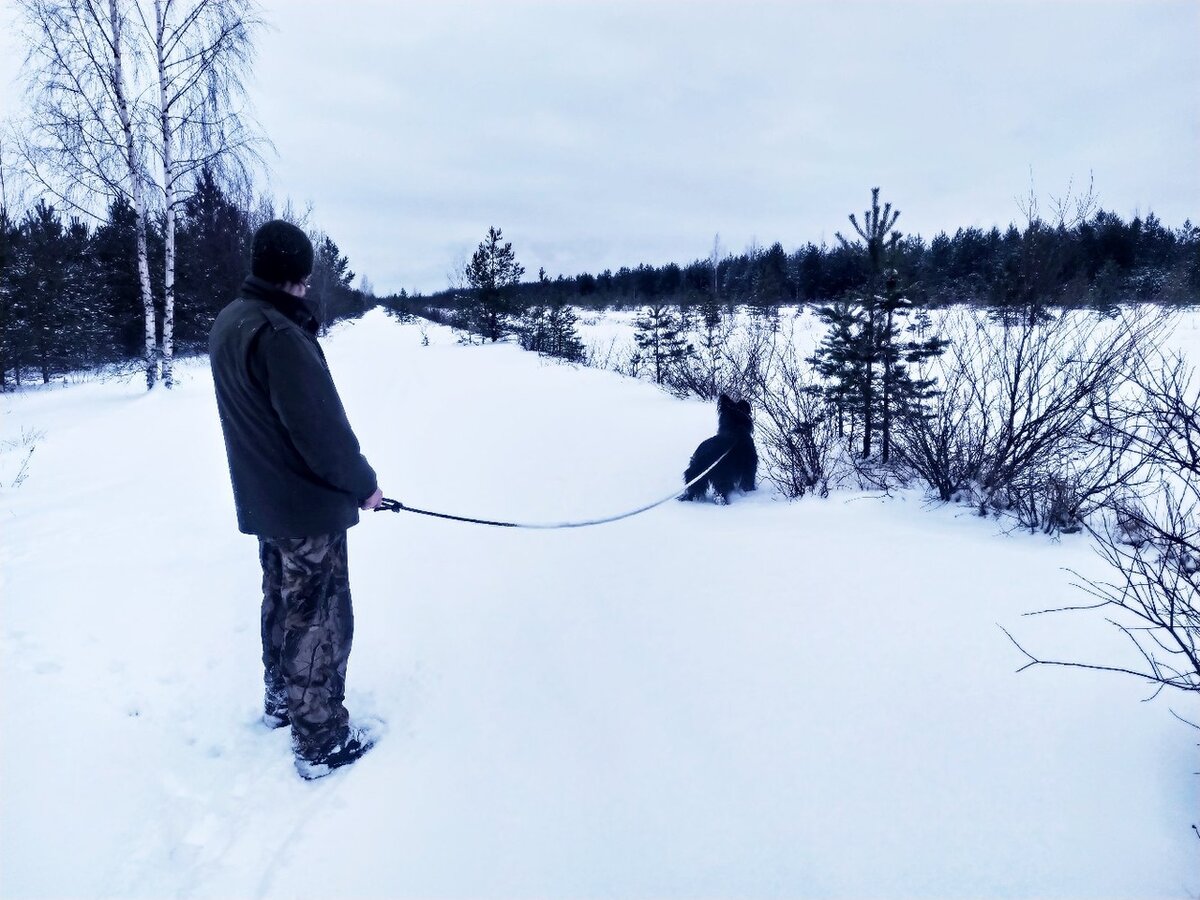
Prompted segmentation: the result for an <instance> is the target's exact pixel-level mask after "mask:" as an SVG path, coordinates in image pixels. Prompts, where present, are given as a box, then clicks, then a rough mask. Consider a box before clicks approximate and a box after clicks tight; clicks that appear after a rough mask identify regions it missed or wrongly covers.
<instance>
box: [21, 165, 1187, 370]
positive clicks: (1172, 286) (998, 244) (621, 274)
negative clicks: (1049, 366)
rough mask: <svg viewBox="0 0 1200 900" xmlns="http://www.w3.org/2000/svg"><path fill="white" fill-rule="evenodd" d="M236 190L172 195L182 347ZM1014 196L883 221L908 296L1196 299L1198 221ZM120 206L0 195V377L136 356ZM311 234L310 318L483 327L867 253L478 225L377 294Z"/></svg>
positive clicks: (251, 213) (746, 291)
mask: <svg viewBox="0 0 1200 900" xmlns="http://www.w3.org/2000/svg"><path fill="white" fill-rule="evenodd" d="M249 206H250V204H249V203H248V202H245V201H243V202H239V201H238V200H237V199H235V196H234V193H233V192H230V191H227V190H225V189H224V188H223V186H222V184H221V183H220V181H219V179H218V178H216V177H215V176H214V175H213V174H212V173H211V172H209V171H207V170H205V171H202V172H200V173H199V175H198V177H197V178H196V179H195V182H194V184H193V185H192V186H191V189H190V191H189V192H188V194H187V199H186V200H185V201H184V203H183V204H182V205H181V209H180V210H179V213H178V216H177V220H178V221H177V233H176V237H175V240H176V243H177V254H176V258H177V260H178V262H177V271H176V272H175V281H174V302H173V313H172V320H173V328H174V341H175V344H176V345H177V347H178V352H180V353H181V354H188V353H198V352H203V351H204V348H205V346H206V340H207V335H208V330H209V328H210V327H211V325H212V322H213V319H214V318H215V316H216V314H217V312H219V311H220V309H221V308H222V307H223V306H224V305H225V304H226V303H228V302H229V300H230V299H231V298H232V297H234V296H235V295H236V292H237V289H238V286H239V284H240V283H241V281H242V279H243V277H244V276H245V274H246V272H247V270H248V268H249V247H250V240H251V237H252V235H253V233H254V229H255V228H256V226H257V225H258V224H260V223H261V222H263V221H265V220H266V219H267V218H270V217H272V216H274V215H276V214H277V213H276V212H275V210H274V209H273V208H272V207H271V204H270V203H264V202H261V201H260V202H259V203H257V205H255V206H254V208H253V209H251V208H249ZM893 212H895V211H893ZM1025 212H1026V223H1025V225H1024V226H1023V227H1018V226H1017V225H1010V226H1008V227H1007V229H1005V230H1003V231H1002V230H1001V229H999V228H992V229H990V230H983V229H980V228H975V227H970V228H960V229H959V230H957V231H956V232H955V233H954V234H953V235H948V234H945V233H940V234H938V235H936V236H935V237H934V238H933V239H932V240H931V241H928V242H926V241H925V240H924V239H923V238H922V237H920V236H904V235H899V233H898V232H892V235H891V236H893V237H895V240H889V241H888V244H887V259H886V260H885V261H884V263H885V264H886V266H887V267H888V268H889V269H890V270H893V271H894V273H895V276H896V278H897V283H898V284H899V285H900V288H901V289H902V290H903V292H904V293H905V295H906V296H907V298H908V300H909V301H910V302H911V303H914V304H917V305H920V306H938V305H945V304H950V303H971V304H977V305H984V306H988V307H1010V306H1011V307H1014V308H1020V309H1028V308H1032V307H1057V306H1090V307H1093V308H1096V309H1098V310H1101V311H1105V310H1112V309H1114V308H1115V307H1116V306H1117V304H1120V303H1127V302H1158V303H1167V304H1194V303H1197V302H1200V228H1198V227H1196V226H1194V225H1192V223H1191V222H1190V221H1187V222H1184V224H1183V225H1182V226H1179V227H1176V228H1171V227H1168V226H1166V225H1164V224H1163V223H1162V222H1160V221H1159V220H1158V218H1157V217H1156V216H1154V215H1153V214H1148V215H1146V216H1145V217H1144V218H1143V217H1135V218H1133V219H1132V220H1130V221H1124V220H1123V219H1122V218H1121V217H1120V216H1118V215H1116V214H1115V213H1111V212H1106V211H1103V210H1094V209H1091V208H1087V209H1085V208H1083V207H1081V208H1079V209H1077V210H1076V215H1074V216H1073V217H1070V218H1068V217H1067V216H1065V215H1063V214H1062V210H1061V209H1059V210H1058V211H1057V215H1055V216H1051V217H1050V218H1051V219H1052V220H1053V221H1051V222H1047V221H1045V220H1044V219H1042V218H1041V217H1039V216H1038V215H1037V213H1036V204H1034V203H1032V202H1031V203H1030V206H1029V208H1028V209H1026V210H1025ZM284 214H285V215H287V213H286V211H285V213H284ZM134 219H135V217H134V212H133V209H132V208H131V206H130V205H129V203H128V202H126V201H125V200H123V199H122V200H117V201H116V202H113V203H112V204H110V206H109V207H108V209H107V216H106V217H105V219H104V220H103V221H101V222H99V223H96V224H90V223H88V222H86V221H84V220H82V219H80V218H77V217H74V216H69V215H65V214H64V213H63V212H62V211H61V210H60V209H59V208H57V207H56V206H54V205H52V204H51V203H49V202H47V201H46V200H44V199H43V200H39V201H37V202H36V203H35V204H34V205H32V206H31V207H28V208H26V209H23V210H15V209H10V208H0V389H3V390H7V389H9V388H12V387H17V386H20V385H21V384H23V383H30V382H41V383H46V382H49V381H50V380H51V379H52V378H53V377H54V376H55V375H57V374H62V373H65V372H70V371H75V370H79V369H86V368H93V367H98V366H111V365H115V366H118V367H121V368H124V367H125V366H126V365H127V364H128V367H129V368H130V369H131V370H133V369H134V368H136V365H137V363H138V362H139V361H140V362H141V363H142V364H143V365H144V364H145V353H146V351H145V348H146V340H145V330H146V313H145V309H144V304H143V301H142V298H141V294H140V288H139V274H138V262H137V260H138V255H137V238H136V233H135V228H134ZM856 227H857V226H856ZM310 234H311V236H312V238H313V243H314V245H315V246H316V266H315V269H314V272H313V278H312V287H311V289H310V292H309V297H310V298H311V299H313V300H314V301H315V302H316V303H317V305H318V308H319V310H320V313H321V317H322V319H323V322H324V323H325V325H326V326H328V325H329V324H332V323H333V322H336V321H338V320H340V319H346V318H355V317H358V316H361V315H362V314H363V313H364V312H366V311H367V310H369V309H371V308H373V307H375V306H376V305H380V304H382V305H383V306H384V307H385V308H388V309H390V310H392V311H395V312H397V313H411V314H416V315H420V316H424V317H426V318H429V319H432V320H434V321H439V322H447V323H450V324H454V325H458V326H460V327H463V326H464V323H467V324H466V326H465V327H467V328H469V329H470V330H472V331H475V332H477V333H479V334H482V335H484V336H485V337H490V338H491V339H493V340H494V339H497V338H498V337H501V336H503V335H504V334H508V333H511V332H510V330H509V329H507V328H501V327H500V326H501V324H502V320H501V319H498V318H497V313H498V312H500V313H501V314H502V316H511V315H515V314H517V313H520V312H522V311H525V310H529V309H531V308H539V307H548V308H549V309H550V313H549V315H550V317H551V319H552V320H553V319H554V317H555V316H557V315H559V312H558V311H556V310H561V308H562V307H564V306H575V307H581V308H590V309H605V308H613V309H624V308H631V307H644V306H648V305H655V306H663V305H672V306H673V305H678V306H685V307H686V306H692V305H701V304H710V305H711V304H715V303H720V304H723V305H726V306H729V307H733V306H743V307H749V308H750V309H752V310H759V311H764V312H769V311H771V310H773V309H776V308H778V307H780V306H784V305H793V304H806V303H813V304H817V303H828V302H832V301H840V300H849V301H853V300H854V298H855V297H856V296H859V295H861V294H862V291H863V290H865V289H867V286H868V285H869V284H870V273H871V271H872V268H873V267H874V266H875V263H874V262H873V261H872V260H870V259H869V258H868V256H869V252H868V249H867V247H866V246H865V245H864V244H863V243H862V242H859V241H848V240H843V239H842V236H841V234H839V235H838V241H837V242H835V243H833V244H831V245H830V244H821V245H819V246H818V245H816V244H814V243H811V242H810V243H807V244H805V245H804V246H803V247H800V248H799V249H796V250H794V251H791V252H788V251H786V250H785V249H784V248H783V246H782V244H780V243H778V242H776V243H774V244H772V245H771V246H769V247H766V248H758V247H751V248H749V249H746V250H744V251H742V252H740V253H729V252H725V251H723V250H722V249H721V247H720V243H719V239H717V240H714V244H713V249H712V252H711V253H710V254H709V255H708V257H707V258H703V259H696V260H694V261H692V262H689V263H686V264H683V265H680V264H678V263H667V264H665V265H660V266H654V265H648V264H644V263H643V264H641V265H638V266H637V267H636V268H630V267H627V266H626V267H622V268H620V269H618V270H617V271H615V272H613V271H610V270H605V271H603V272H599V273H596V274H591V273H584V274H579V275H575V276H564V275H557V276H553V277H552V276H550V275H548V274H547V273H546V272H545V271H542V272H540V273H539V274H538V276H537V278H536V279H532V280H531V279H527V278H523V277H522V276H524V274H525V269H524V267H523V266H521V265H520V263H519V257H520V248H519V247H517V248H515V249H513V248H511V245H504V246H503V247H501V246H499V244H498V241H497V240H496V239H498V238H499V237H500V231H499V229H497V228H492V229H490V230H489V232H488V235H489V240H488V241H485V242H484V243H485V244H488V243H489V241H490V245H489V246H490V252H491V253H492V254H493V258H492V261H491V262H484V261H480V260H475V261H473V264H472V265H474V266H476V268H477V269H478V270H477V271H475V272H473V271H472V265H468V266H466V268H465V269H464V271H462V272H458V273H456V275H455V280H456V281H457V282H458V283H456V284H454V285H453V286H451V287H450V288H448V289H447V290H445V291H439V292H437V293H434V294H430V295H424V296H423V295H421V294H411V295H410V294H409V293H407V292H406V291H400V292H399V293H397V294H392V295H390V296H387V297H382V298H381V297H376V296H375V294H374V292H373V291H372V289H371V286H370V284H369V283H368V282H367V280H366V278H361V279H359V284H358V287H355V286H354V281H355V278H356V276H355V273H354V272H353V271H351V269H350V266H349V259H348V257H347V256H345V255H343V254H342V252H341V250H340V248H339V247H338V245H337V243H336V242H335V241H334V240H333V239H332V238H331V237H329V236H328V235H326V234H324V233H321V232H319V231H317V230H315V229H310ZM851 235H852V236H853V233H852V232H851ZM897 235H898V236H897ZM147 236H148V237H147V239H148V242H149V245H150V246H149V250H150V252H149V253H148V257H149V260H150V281H151V289H152V293H153V296H154V301H155V303H156V305H157V307H158V310H157V311H158V317H159V320H160V321H159V325H158V337H159V341H160V343H161V339H162V318H163V307H164V294H165V287H164V276H163V267H162V263H161V259H162V255H163V254H162V252H161V247H162V243H163V228H162V221H161V217H159V219H158V220H157V221H156V220H155V219H153V218H151V220H150V221H149V222H148V227H147ZM493 238H495V239H493ZM480 248H481V251H482V250H483V249H484V244H481V245H480ZM506 251H507V252H506ZM496 254H500V255H499V256H496ZM496 258H501V259H504V260H506V265H508V266H509V268H508V270H507V272H506V273H505V275H504V277H503V278H501V279H500V282H499V283H496V284H491V283H490V282H489V278H491V277H492V276H490V275H488V273H487V272H486V271H484V269H485V268H486V266H487V265H494V260H495V259H496ZM480 266H482V267H483V268H479V267H480ZM493 274H494V273H493ZM492 280H494V279H492ZM472 309H473V310H474V312H472V313H471V314H469V315H464V311H469V310H472ZM568 315H569V314H568ZM553 324H554V321H551V325H553ZM570 325H571V323H570V322H566V323H565V325H564V329H563V330H564V333H568V332H572V331H573V329H572V328H571V327H568V326H570ZM552 330H553V329H552ZM517 333H518V337H520V333H519V331H518V332H517ZM567 338H570V334H567ZM522 344H523V345H525V344H528V342H527V341H525V340H522ZM530 346H531V348H535V349H536V348H537V347H539V346H540V345H538V344H536V343H535V344H533V345H530ZM554 354H555V355H563V356H567V357H570V358H574V357H578V356H579V355H580V348H579V347H577V346H574V345H572V344H571V343H570V340H568V345H566V346H564V347H562V348H558V349H556V350H555V351H554Z"/></svg>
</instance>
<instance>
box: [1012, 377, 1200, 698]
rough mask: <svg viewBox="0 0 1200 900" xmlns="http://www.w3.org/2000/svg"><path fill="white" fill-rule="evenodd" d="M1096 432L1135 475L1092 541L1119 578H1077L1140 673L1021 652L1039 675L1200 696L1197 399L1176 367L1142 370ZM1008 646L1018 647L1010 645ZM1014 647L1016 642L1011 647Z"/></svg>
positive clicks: (1100, 519)
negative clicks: (1073, 670) (1118, 678)
mask: <svg viewBox="0 0 1200 900" xmlns="http://www.w3.org/2000/svg"><path fill="white" fill-rule="evenodd" d="M1093 407H1094V408H1093V413H1094V414H1095V415H1096V417H1097V420H1098V422H1099V426H1100V427H1102V428H1103V429H1105V430H1106V431H1107V432H1108V433H1109V434H1110V435H1111V436H1112V437H1113V438H1114V440H1113V442H1112V444H1111V446H1112V447H1118V448H1119V453H1118V454H1117V455H1118V456H1119V458H1120V460H1121V463H1120V466H1121V467H1122V469H1123V470H1124V471H1127V472H1129V473H1131V474H1132V476H1133V477H1131V478H1130V479H1129V480H1128V482H1127V483H1126V484H1124V485H1123V486H1122V488H1121V489H1120V490H1119V491H1113V492H1112V493H1111V494H1110V495H1109V497H1108V498H1107V499H1106V501H1105V503H1104V508H1103V510H1102V512H1101V514H1100V515H1098V516H1096V517H1095V522H1094V524H1093V523H1089V524H1088V531H1089V532H1090V533H1091V535H1092V536H1093V537H1094V538H1095V542H1096V547H1097V552H1098V553H1099V554H1100V556H1101V558H1102V559H1104V560H1105V562H1107V563H1108V565H1109V567H1110V570H1111V572H1112V573H1113V577H1112V579H1111V580H1109V581H1101V580H1096V579H1091V578H1085V577H1083V576H1079V582H1078V583H1077V586H1078V587H1079V588H1081V589H1082V590H1083V591H1084V592H1085V593H1087V594H1089V595H1090V596H1091V597H1093V598H1094V599H1095V600H1097V601H1098V602H1097V603H1094V604H1091V605H1086V606H1071V607H1065V608H1063V609H1061V610H1044V611H1043V612H1063V611H1077V610H1096V609H1105V610H1108V611H1110V612H1111V613H1112V615H1111V616H1110V617H1109V619H1108V621H1109V622H1111V623H1112V624H1113V625H1114V626H1115V627H1117V628H1118V629H1120V631H1121V632H1122V633H1123V634H1124V635H1125V636H1126V637H1127V638H1128V639H1129V640H1130V642H1131V643H1132V644H1133V645H1134V646H1135V647H1136V649H1137V651H1138V654H1139V656H1140V658H1141V661H1142V663H1143V665H1142V666H1141V667H1138V668H1134V667H1133V666H1119V665H1105V664H1092V663H1080V662H1063V661H1057V660H1047V659H1043V658H1040V657H1038V656H1035V655H1034V654H1032V653H1030V652H1029V651H1027V650H1025V648H1024V647H1021V645H1020V644H1017V646H1018V648H1020V649H1021V651H1022V652H1023V653H1024V654H1025V656H1026V657H1027V658H1028V660H1029V662H1028V663H1027V664H1026V666H1024V667H1023V668H1028V667H1029V666H1032V665H1059V666H1075V667H1080V668H1091V669H1101V670H1105V671H1113V672H1123V673H1125V674H1130V675H1135V676H1137V677H1139V678H1143V679H1145V680H1146V681H1149V682H1150V683H1152V684H1154V685H1155V686H1156V687H1157V689H1158V690H1161V689H1163V688H1168V687H1170V688H1176V689H1179V690H1185V691H1200V391H1198V390H1197V387H1196V383H1195V374H1194V370H1193V369H1191V368H1190V367H1188V366H1187V365H1185V364H1184V363H1183V361H1182V360H1180V359H1178V358H1174V359H1168V358H1164V357H1159V358H1158V360H1157V363H1156V364H1147V365H1143V366H1140V367H1139V368H1138V370H1137V374H1136V382H1135V383H1134V385H1133V389H1132V390H1130V391H1127V392H1125V393H1124V394H1123V395H1122V396H1121V397H1120V398H1119V401H1117V400H1114V401H1110V402H1109V403H1106V404H1104V406H1103V407H1100V408H1096V405H1093ZM1009 636H1010V638H1011V637H1012V636H1011V635H1009ZM1013 642H1014V643H1016V641H1015V639H1014V641H1013Z"/></svg>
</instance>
